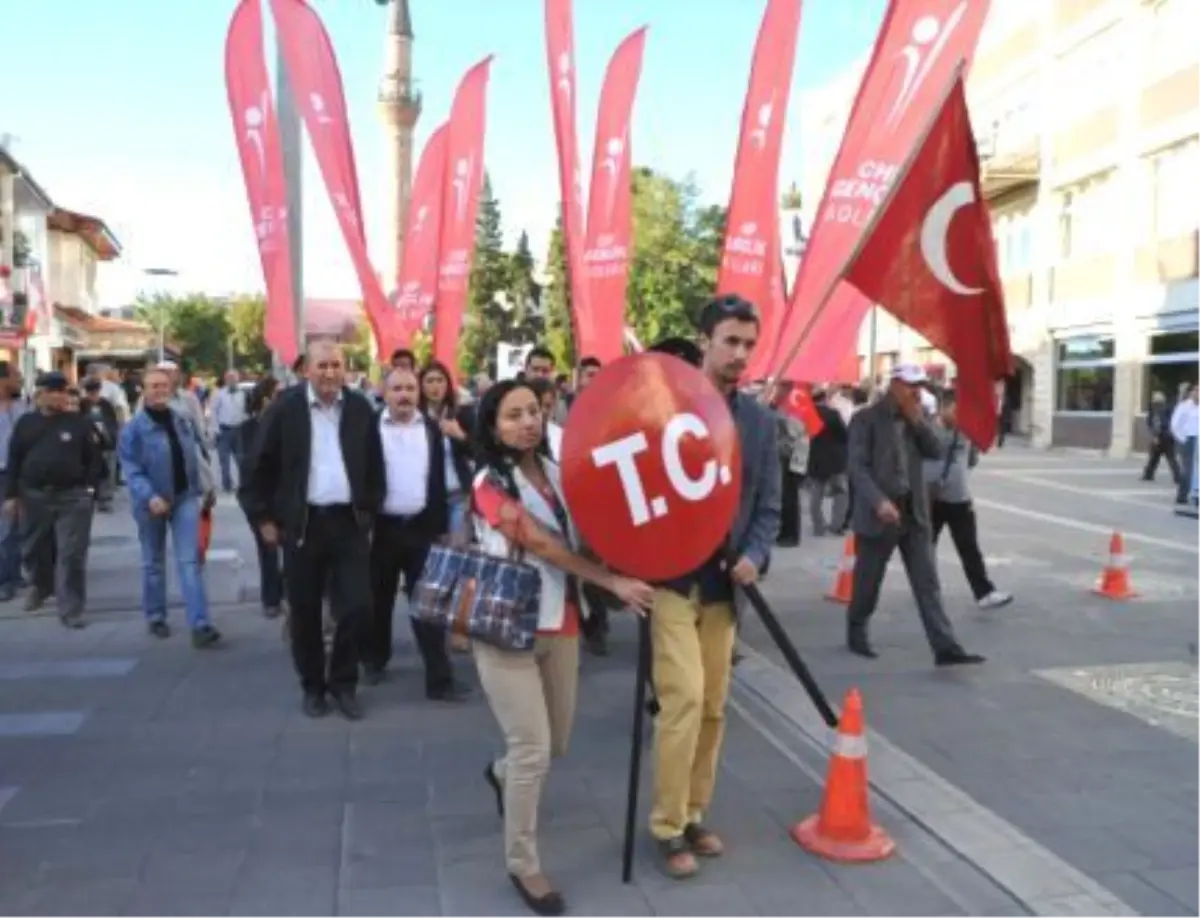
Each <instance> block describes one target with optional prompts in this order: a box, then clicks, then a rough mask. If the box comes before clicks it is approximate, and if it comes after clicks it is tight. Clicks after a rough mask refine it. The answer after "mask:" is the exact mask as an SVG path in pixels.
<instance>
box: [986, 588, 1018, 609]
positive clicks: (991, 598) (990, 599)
mask: <svg viewBox="0 0 1200 918" xmlns="http://www.w3.org/2000/svg"><path fill="white" fill-rule="evenodd" d="M1012 601H1013V597H1012V593H1001V592H1000V591H999V590H992V592H990V593H988V594H987V596H985V597H983V599H981V600H979V608H981V609H999V608H1000V607H1001V606H1007V605H1008V604H1009V603H1010V602H1012Z"/></svg>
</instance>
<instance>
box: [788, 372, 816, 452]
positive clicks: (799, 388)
mask: <svg viewBox="0 0 1200 918" xmlns="http://www.w3.org/2000/svg"><path fill="white" fill-rule="evenodd" d="M783 410H784V411H785V412H786V413H787V414H789V415H791V416H792V417H794V418H795V419H796V420H797V421H799V422H800V423H801V424H803V425H804V432H805V433H807V434H808V436H809V439H812V438H813V437H815V436H816V435H817V434H819V433H820V432H821V431H822V430H824V429H825V422H824V421H823V420H821V412H819V411H818V410H817V404H816V402H814V401H813V397H812V393H811V392H809V391H808V387H807V386H805V385H794V386H792V389H791V391H790V392H789V393H788V394H787V395H786V396H785V397H784V399H783Z"/></svg>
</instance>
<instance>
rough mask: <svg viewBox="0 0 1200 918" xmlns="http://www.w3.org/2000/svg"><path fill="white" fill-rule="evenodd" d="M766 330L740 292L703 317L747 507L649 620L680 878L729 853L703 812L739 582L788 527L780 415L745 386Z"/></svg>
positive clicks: (664, 820) (657, 737)
mask: <svg viewBox="0 0 1200 918" xmlns="http://www.w3.org/2000/svg"><path fill="white" fill-rule="evenodd" d="M759 327H760V326H759V317H758V313H757V311H756V310H755V308H754V307H753V306H752V305H751V304H750V303H749V302H747V301H746V300H743V299H742V298H740V297H737V296H724V297H719V298H718V299H715V300H713V301H712V302H710V303H709V304H708V305H707V306H706V307H705V308H704V312H703V313H702V314H701V317H700V345H701V348H702V350H703V353H704V359H703V363H702V364H701V369H702V370H703V371H704V373H705V375H706V376H707V377H708V379H709V380H710V381H711V382H712V383H713V385H714V386H716V387H717V389H718V390H720V391H721V392H722V393H723V394H725V395H726V397H727V398H728V399H729V407H730V411H731V413H732V414H733V418H734V421H735V423H736V425H737V432H738V439H739V441H740V444H741V455H742V488H741V498H740V505H739V507H738V512H737V516H736V518H735V520H734V524H733V527H732V530H731V531H730V533H729V536H728V538H727V539H726V540H725V542H724V544H722V545H721V546H720V547H719V548H718V550H717V552H716V553H715V554H714V555H713V556H712V557H711V558H710V559H709V560H708V561H706V562H705V563H704V564H703V565H701V566H700V567H699V568H698V569H697V570H695V571H692V572H691V573H690V574H687V575H685V576H683V577H680V578H678V579H676V580H672V581H670V582H668V583H665V584H663V585H662V587H661V588H660V589H659V590H658V593H657V596H656V598H655V602H654V609H653V612H652V614H651V616H650V628H651V644H652V647H653V661H652V667H653V669H652V676H653V682H654V689H655V694H656V695H657V697H658V703H659V714H658V717H657V718H656V720H655V733H654V800H653V806H652V808H651V812H650V833H651V835H653V837H654V838H655V839H656V841H657V842H658V845H659V850H660V851H661V853H662V856H663V859H664V868H665V870H666V872H667V874H668V875H670V876H672V877H675V878H678V879H682V878H684V877H689V876H692V875H693V874H695V873H696V871H697V869H698V863H697V861H696V858H697V856H699V857H716V856H718V855H720V854H721V853H722V852H723V850H724V846H723V845H722V843H721V840H720V838H719V837H718V836H717V835H716V834H715V833H714V832H712V831H711V830H710V829H708V828H706V827H705V826H704V824H703V818H704V813H705V810H707V809H708V805H709V803H710V802H711V800H712V794H713V787H714V784H715V782H716V775H717V765H718V759H719V757H720V752H721V740H722V737H723V735H724V731H725V702H726V700H727V697H728V694H729V679H730V671H731V668H732V657H733V644H734V639H735V636H736V627H735V625H736V617H735V610H734V587H735V585H742V586H746V585H750V584H753V583H755V582H756V581H757V580H758V576H759V572H760V571H761V570H762V569H763V567H764V566H765V564H766V562H767V557H768V555H769V553H770V550H771V546H772V545H774V543H775V538H776V536H777V535H778V533H779V516H780V493H779V492H780V473H779V455H778V451H777V447H776V430H775V420H774V417H773V415H772V414H771V413H770V411H768V409H766V408H765V407H763V406H762V405H760V404H759V403H758V402H757V401H755V400H754V399H753V398H751V397H749V396H746V395H744V394H741V393H739V392H738V390H737V386H738V381H739V380H740V379H741V377H742V375H743V374H744V372H745V369H746V366H747V364H748V362H749V360H750V355H751V354H752V353H753V351H754V347H755V345H756V344H757V343H758V335H759ZM726 559H729V561H727V560H726Z"/></svg>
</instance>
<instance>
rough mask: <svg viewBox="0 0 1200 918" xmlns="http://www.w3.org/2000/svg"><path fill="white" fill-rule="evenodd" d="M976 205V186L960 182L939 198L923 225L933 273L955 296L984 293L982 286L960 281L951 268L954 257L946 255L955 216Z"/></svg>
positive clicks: (926, 254)
mask: <svg viewBox="0 0 1200 918" xmlns="http://www.w3.org/2000/svg"><path fill="white" fill-rule="evenodd" d="M974 203H975V186H974V185H973V184H972V183H971V182H956V183H955V184H953V185H951V186H950V187H949V188H947V189H946V192H945V193H944V194H943V195H942V196H941V197H940V198H938V199H937V200H936V201H935V202H934V204H933V206H932V207H931V208H929V213H927V214H926V215H925V221H924V222H923V223H922V224H921V255H922V257H924V259H925V264H926V265H928V266H929V271H930V273H932V274H933V276H934V277H936V278H937V279H938V282H939V283H940V284H941V285H942V286H944V287H945V288H946V289H947V290H949V291H950V292H951V293H957V294H958V295H959V296H974V295H975V294H977V293H983V288H982V287H969V286H967V285H966V284H964V283H963V282H962V281H960V280H959V279H958V277H957V276H956V275H955V273H954V269H953V268H952V267H951V266H950V257H949V255H948V254H947V252H946V242H947V237H948V236H949V235H950V223H951V221H953V219H954V215H955V214H957V213H958V212H959V211H960V210H962V209H963V208H964V207H966V206H967V205H969V204H974Z"/></svg>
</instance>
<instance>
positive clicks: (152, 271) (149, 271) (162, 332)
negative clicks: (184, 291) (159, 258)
mask: <svg viewBox="0 0 1200 918" xmlns="http://www.w3.org/2000/svg"><path fill="white" fill-rule="evenodd" d="M142 273H143V274H145V275H146V276H147V277H178V276H179V272H178V271H176V270H175V269H174V268H146V269H145V270H143V271H142ZM166 359H167V316H166V307H165V304H164V303H163V300H162V296H161V295H160V296H159V298H158V362H159V363H162V362H163V361H164V360H166Z"/></svg>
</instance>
